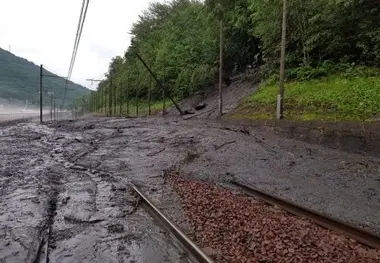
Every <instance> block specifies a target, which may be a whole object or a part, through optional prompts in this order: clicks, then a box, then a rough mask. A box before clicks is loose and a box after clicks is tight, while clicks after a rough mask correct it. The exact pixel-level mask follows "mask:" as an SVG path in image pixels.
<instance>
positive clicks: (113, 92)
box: [112, 81, 117, 115]
mask: <svg viewBox="0 0 380 263" xmlns="http://www.w3.org/2000/svg"><path fill="white" fill-rule="evenodd" d="M112 88H113V90H112V95H113V100H112V101H113V114H114V115H116V109H117V105H116V102H117V86H116V81H115V83H113V86H112Z"/></svg>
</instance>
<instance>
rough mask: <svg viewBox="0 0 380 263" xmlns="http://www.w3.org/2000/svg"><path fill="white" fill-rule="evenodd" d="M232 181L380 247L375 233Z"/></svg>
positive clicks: (293, 210) (363, 241)
mask: <svg viewBox="0 0 380 263" xmlns="http://www.w3.org/2000/svg"><path fill="white" fill-rule="evenodd" d="M230 183H231V184H232V185H234V186H237V187H238V188H240V189H242V190H243V192H244V193H246V194H247V195H249V196H253V197H257V198H259V199H261V200H263V201H264V202H266V203H268V204H271V205H276V206H279V207H281V208H282V209H284V210H286V211H287V212H289V213H291V214H294V215H298V216H302V217H306V218H308V219H310V220H311V221H313V222H314V223H316V224H317V225H320V226H322V227H325V228H327V229H330V230H337V231H340V232H342V233H343V234H344V235H345V236H347V237H350V238H352V239H354V240H356V241H358V242H360V243H361V244H364V245H366V246H368V247H371V248H375V249H380V236H378V235H376V234H374V233H371V232H369V231H366V230H364V229H361V228H358V227H356V226H353V225H351V224H348V223H345V222H343V221H340V220H337V219H334V218H332V217H330V216H327V215H324V214H322V213H319V212H316V211H313V210H311V209H309V208H306V207H303V206H300V205H298V204H295V203H293V202H291V201H288V200H285V199H282V198H279V197H275V196H273V195H270V194H268V193H265V192H263V191H261V190H257V189H254V188H252V187H250V186H247V185H246V184H242V183H239V182H237V181H235V180H232V181H230Z"/></svg>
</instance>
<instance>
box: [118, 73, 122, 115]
mask: <svg viewBox="0 0 380 263" xmlns="http://www.w3.org/2000/svg"><path fill="white" fill-rule="evenodd" d="M122 90H123V79H121V80H120V87H119V114H120V116H121V113H122V112H121V108H122V104H123V101H122V94H123V92H122Z"/></svg>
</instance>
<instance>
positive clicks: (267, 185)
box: [0, 118, 380, 263]
mask: <svg viewBox="0 0 380 263" xmlns="http://www.w3.org/2000/svg"><path fill="white" fill-rule="evenodd" d="M0 149H1V159H0V262H39V261H34V260H35V257H36V254H37V251H38V250H39V249H41V251H42V253H41V257H44V256H46V253H48V257H49V260H50V262H57V263H58V262H59V263H60V262H188V259H187V257H186V255H185V254H184V253H183V251H181V249H179V248H178V247H177V246H176V245H175V244H173V242H172V241H171V239H170V238H169V237H168V235H167V233H166V232H165V231H163V230H162V229H161V228H160V227H159V226H158V225H157V224H156V222H154V221H153V219H152V218H151V217H150V216H149V214H147V213H146V212H145V210H144V209H142V208H141V206H140V205H139V203H138V199H137V198H136V197H135V196H134V195H133V194H132V193H131V192H130V190H129V187H128V183H129V182H134V183H136V184H137V185H139V186H140V187H141V188H142V190H143V191H144V192H145V193H147V194H148V196H149V197H150V198H151V199H152V201H153V202H154V203H155V204H157V206H158V207H159V208H162V209H163V210H164V213H165V214H167V215H168V216H169V217H171V218H172V219H173V220H174V221H176V222H177V223H178V224H180V225H181V227H183V228H185V231H189V230H188V229H186V228H187V226H186V224H185V223H184V222H185V219H184V217H183V214H182V211H181V209H180V205H179V202H178V201H177V199H176V198H177V197H176V195H175V194H174V192H172V190H171V189H170V187H169V186H168V185H167V184H165V180H164V178H163V176H162V175H163V174H164V170H165V169H168V168H170V167H172V166H174V165H177V166H179V167H180V169H182V170H183V171H184V172H185V173H186V174H188V176H189V177H192V178H194V179H202V180H208V181H213V182H217V183H222V184H223V183H226V182H228V180H230V179H232V178H234V179H236V180H238V181H243V182H246V183H247V184H250V185H252V186H254V187H256V188H258V189H262V190H266V191H267V192H270V193H274V194H276V195H278V196H280V197H283V198H288V199H291V200H293V201H295V202H297V203H299V204H301V205H305V206H307V207H310V208H312V209H315V210H318V211H321V212H324V213H327V214H329V215H332V216H334V217H337V218H339V219H342V220H345V221H349V222H351V223H354V224H356V225H359V226H362V227H364V228H366V229H369V230H374V231H377V232H380V227H379V226H380V205H379V204H380V191H379V189H380V161H379V159H378V158H376V157H369V156H365V155H358V154H350V153H345V152H341V151H337V150H332V149H327V148H323V147H320V146H315V145H309V144H307V143H304V142H298V141H294V140H289V139H283V138H281V137H277V136H274V135H271V134H263V133H260V132H258V131H254V130H250V131H248V130H245V129H243V130H242V131H241V130H240V129H237V128H236V127H234V128H231V127H225V126H223V125H221V124H218V123H216V122H212V121H202V120H193V121H183V120H177V119H175V118H171V119H153V118H152V119H138V118H137V119H125V118H113V119H110V118H108V119H107V118H88V119H82V120H76V121H60V122H57V123H55V124H51V125H48V126H41V125H37V124H33V123H21V124H16V125H13V126H6V127H1V130H0ZM49 232H50V239H49V244H48V249H46V244H44V242H43V241H44V240H46V237H47V236H48V233H49ZM41 244H43V245H41ZM41 262H43V261H41Z"/></svg>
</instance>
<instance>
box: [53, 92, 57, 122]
mask: <svg viewBox="0 0 380 263" xmlns="http://www.w3.org/2000/svg"><path fill="white" fill-rule="evenodd" d="M53 109H54V111H53V119H54V120H56V117H57V116H56V109H55V96H54V101H53Z"/></svg>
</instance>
